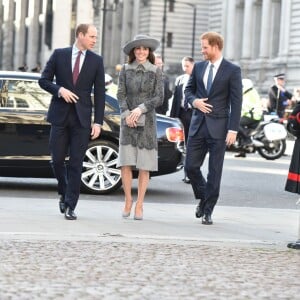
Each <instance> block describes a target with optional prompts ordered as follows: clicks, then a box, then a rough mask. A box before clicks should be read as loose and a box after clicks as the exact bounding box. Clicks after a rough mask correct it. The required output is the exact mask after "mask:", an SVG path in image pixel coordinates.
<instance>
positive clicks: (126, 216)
mask: <svg viewBox="0 0 300 300" xmlns="http://www.w3.org/2000/svg"><path fill="white" fill-rule="evenodd" d="M132 204H133V201H132V200H131V204H130V208H129V211H126V206H127V205H126V201H125V208H124V210H123V212H122V217H123V218H128V217H129V216H130V213H131V208H132Z"/></svg>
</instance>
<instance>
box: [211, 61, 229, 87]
mask: <svg viewBox="0 0 300 300" xmlns="http://www.w3.org/2000/svg"><path fill="white" fill-rule="evenodd" d="M225 70H226V62H225V60H224V58H223V59H222V62H221V64H220V67H219V69H218V71H217V73H216V76H215V78H214V80H213V83H212V86H211V89H210V90H211V91H212V90H213V89H214V86H215V83H217V82H218V81H219V80H220V79H221V78H222V77H223V74H224V72H225Z"/></svg>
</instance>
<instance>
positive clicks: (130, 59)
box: [128, 48, 155, 65]
mask: <svg viewBox="0 0 300 300" xmlns="http://www.w3.org/2000/svg"><path fill="white" fill-rule="evenodd" d="M134 49H135V48H132V49H131V50H130V52H129V55H128V63H129V64H131V63H133V62H134V61H135V55H134ZM148 49H149V55H148V57H147V59H148V60H149V61H150V62H151V64H153V65H154V63H155V56H154V53H153V51H152V50H151V49H150V48H148Z"/></svg>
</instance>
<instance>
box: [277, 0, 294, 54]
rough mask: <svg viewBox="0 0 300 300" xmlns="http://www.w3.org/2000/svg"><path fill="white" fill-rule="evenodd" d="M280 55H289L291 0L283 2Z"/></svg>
mask: <svg viewBox="0 0 300 300" xmlns="http://www.w3.org/2000/svg"><path fill="white" fill-rule="evenodd" d="M280 11H281V16H280V37H279V51H278V56H279V57H287V56H288V52H289V40H290V24H291V23H290V20H291V0H285V1H282V2H281V10H280Z"/></svg>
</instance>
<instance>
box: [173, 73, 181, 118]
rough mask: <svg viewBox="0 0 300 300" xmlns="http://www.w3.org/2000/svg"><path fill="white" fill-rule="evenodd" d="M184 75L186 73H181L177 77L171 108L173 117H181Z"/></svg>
mask: <svg viewBox="0 0 300 300" xmlns="http://www.w3.org/2000/svg"><path fill="white" fill-rule="evenodd" d="M183 76H184V75H180V77H177V79H178V81H177V82H176V85H175V90H174V96H173V102H172V108H171V112H170V117H172V118H179V115H180V108H181V101H182V92H183V91H182V88H183V82H182V77H183Z"/></svg>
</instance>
